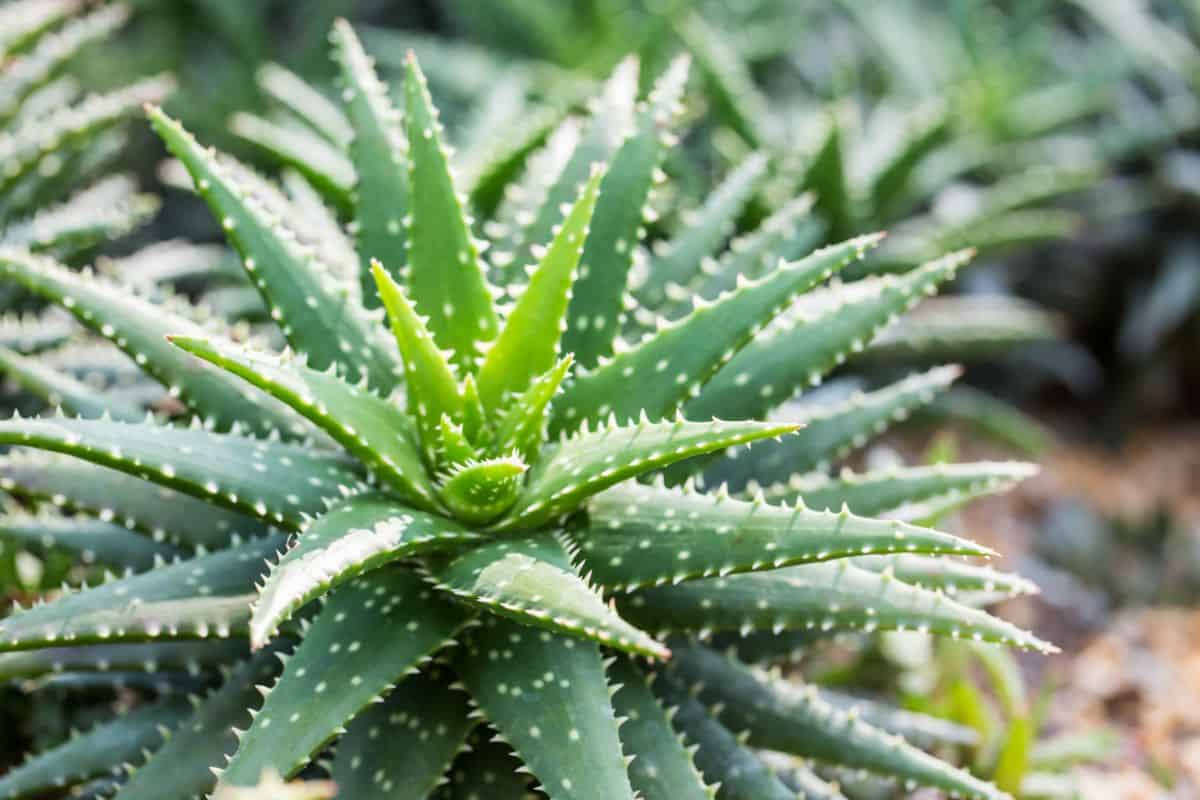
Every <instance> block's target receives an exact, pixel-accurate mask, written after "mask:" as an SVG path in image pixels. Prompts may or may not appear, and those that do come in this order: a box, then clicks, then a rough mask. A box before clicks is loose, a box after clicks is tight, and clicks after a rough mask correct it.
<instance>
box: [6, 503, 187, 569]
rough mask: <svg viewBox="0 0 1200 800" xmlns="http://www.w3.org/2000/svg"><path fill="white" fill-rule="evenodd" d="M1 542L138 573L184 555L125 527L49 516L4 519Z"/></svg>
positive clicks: (11, 516) (85, 518)
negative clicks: (53, 551) (58, 551)
mask: <svg viewBox="0 0 1200 800" xmlns="http://www.w3.org/2000/svg"><path fill="white" fill-rule="evenodd" d="M0 540H3V541H7V542H10V543H13V544H16V545H17V546H18V547H20V548H21V549H24V550H30V551H32V552H35V553H36V552H43V551H45V550H50V549H57V550H65V551H67V552H70V553H74V554H76V555H77V556H78V557H79V560H80V561H82V562H83V563H84V564H103V565H105V566H108V567H113V568H115V569H131V570H133V571H134V572H143V571H145V570H148V569H152V568H153V567H154V566H155V564H156V563H157V562H158V561H159V560H160V559H161V560H167V559H170V558H173V557H174V556H177V555H180V552H179V550H178V549H176V548H174V547H172V546H171V545H169V544H165V543H162V542H155V541H154V540H152V539H150V538H148V537H146V536H142V535H141V534H138V533H133V532H132V531H130V530H128V529H127V528H125V527H124V526H121V525H115V524H113V523H111V522H105V521H103V520H99V519H90V518H88V517H63V516H60V515H58V514H48V513H42V514H38V515H37V516H32V515H29V514H16V513H9V514H4V515H0Z"/></svg>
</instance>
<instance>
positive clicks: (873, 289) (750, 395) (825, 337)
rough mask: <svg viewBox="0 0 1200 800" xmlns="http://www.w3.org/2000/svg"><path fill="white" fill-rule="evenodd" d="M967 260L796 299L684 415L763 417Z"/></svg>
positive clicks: (955, 258) (956, 258)
mask: <svg viewBox="0 0 1200 800" xmlns="http://www.w3.org/2000/svg"><path fill="white" fill-rule="evenodd" d="M969 258H970V255H969V254H968V253H955V254H952V255H949V256H946V257H945V258H942V259H938V260H937V261H933V262H931V263H929V264H926V265H924V266H922V267H920V268H918V269H916V270H913V271H912V272H910V273H908V274H906V275H903V276H899V277H894V276H887V277H884V278H879V279H867V280H863V281H856V282H854V283H851V284H845V285H844V286H836V287H830V288H828V289H824V290H820V289H819V290H817V291H814V292H811V293H809V294H807V295H805V296H803V297H801V298H799V299H798V300H797V301H796V302H795V303H794V304H793V305H792V307H791V308H790V309H788V311H787V312H786V313H785V314H782V315H780V317H779V318H778V321H777V322H776V324H774V325H772V326H771V327H770V328H768V329H767V330H766V331H765V332H764V334H763V335H762V336H760V337H759V338H758V339H757V340H756V341H754V342H751V343H750V344H748V345H747V346H746V347H745V348H744V349H742V350H741V352H739V353H738V354H737V355H735V356H734V357H733V358H732V359H731V360H730V362H729V363H728V364H726V365H725V367H724V368H722V369H721V371H720V372H718V373H717V374H716V376H714V377H713V379H712V380H711V381H709V383H708V384H707V385H706V386H705V387H704V389H703V390H702V391H701V393H700V395H699V397H696V398H695V399H693V400H691V401H690V402H689V403H688V404H687V405H686V406H685V409H686V411H687V413H688V414H689V415H693V416H701V417H703V416H712V415H721V416H727V417H735V418H745V417H761V416H763V415H765V414H766V413H767V412H768V411H769V410H771V409H772V408H775V407H776V406H778V405H780V404H781V403H783V402H786V401H787V400H788V399H789V398H790V397H792V396H793V395H795V394H796V392H797V391H799V390H801V389H802V388H804V387H806V386H816V385H818V384H819V383H820V382H821V381H822V380H823V378H824V376H825V375H826V374H827V373H828V372H829V371H830V370H831V369H833V368H834V367H835V366H837V365H839V364H841V363H843V362H844V361H845V360H846V359H847V358H848V357H850V356H851V355H852V354H854V353H860V352H862V351H863V350H865V349H866V348H867V346H868V345H869V344H870V343H871V341H872V340H873V339H874V338H875V337H876V335H877V334H878V333H879V331H880V330H881V329H884V327H885V326H886V325H888V324H889V323H890V322H892V321H893V320H895V319H896V317H897V316H898V315H899V314H902V313H903V312H904V311H906V310H908V309H910V308H912V307H913V306H914V305H915V304H916V303H917V302H919V301H920V300H921V299H922V297H924V296H925V295H928V294H932V293H933V292H934V291H936V288H937V286H938V285H940V284H942V283H944V282H946V281H949V280H951V279H952V278H953V277H954V275H955V273H956V272H957V270H958V269H959V268H960V267H961V266H962V265H963V264H965V263H966V262H967V261H968V260H969ZM797 469H802V467H798V468H797Z"/></svg>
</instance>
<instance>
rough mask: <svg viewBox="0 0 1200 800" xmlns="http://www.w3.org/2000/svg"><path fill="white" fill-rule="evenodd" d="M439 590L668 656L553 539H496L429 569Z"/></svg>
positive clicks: (522, 618) (527, 619)
mask: <svg viewBox="0 0 1200 800" xmlns="http://www.w3.org/2000/svg"><path fill="white" fill-rule="evenodd" d="M431 571H432V576H433V578H434V580H435V581H436V582H437V586H438V588H440V589H442V590H444V591H447V592H450V593H451V594H453V595H454V596H455V597H457V598H459V599H460V600H462V601H463V602H466V603H469V604H472V605H476V606H478V607H480V608H482V609H485V610H487V611H491V612H494V613H496V614H501V615H504V616H508V617H512V618H513V619H515V620H517V621H519V622H522V623H525V624H526V625H535V626H539V627H542V628H548V629H550V630H552V631H557V632H560V633H565V634H568V635H571V636H579V637H582V638H585V639H592V640H594V641H596V642H599V643H601V644H604V645H607V646H609V647H614V648H617V649H619V650H625V651H627V652H631V653H637V654H639V655H645V656H651V657H655V658H666V657H667V656H668V655H669V652H668V651H667V650H666V648H664V647H663V646H662V645H661V644H659V643H658V642H656V641H654V639H652V638H650V637H649V636H647V635H646V634H644V633H643V632H641V631H639V630H638V629H637V628H635V627H633V626H632V625H629V624H628V623H626V622H625V621H624V620H622V619H621V618H620V617H619V616H617V615H616V614H615V613H614V612H613V610H612V609H611V608H610V607H609V606H608V605H607V604H606V603H605V602H604V599H603V598H602V597H601V596H600V595H599V594H598V593H597V592H595V591H594V590H593V589H592V588H591V587H590V586H588V584H587V583H586V582H585V581H584V579H583V578H581V577H579V574H578V573H577V572H576V570H575V568H574V567H573V566H572V564H571V559H570V557H569V555H568V550H567V549H566V548H565V547H564V545H563V543H562V542H561V541H560V540H559V539H558V538H557V537H556V536H555V535H554V534H549V533H545V534H537V535H533V536H528V537H521V538H513V539H497V540H495V541H492V542H488V543H486V544H482V545H480V546H479V547H476V548H474V549H472V550H468V551H467V552H466V553H463V554H462V555H460V556H458V557H457V558H455V559H453V560H452V561H449V562H447V563H444V564H440V565H435V566H433V567H432V568H431Z"/></svg>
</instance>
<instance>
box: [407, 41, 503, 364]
mask: <svg viewBox="0 0 1200 800" xmlns="http://www.w3.org/2000/svg"><path fill="white" fill-rule="evenodd" d="M404 95H405V101H406V102H405V112H406V113H405V126H406V128H407V131H408V154H409V176H408V179H409V186H410V187H411V194H410V196H409V200H410V203H411V204H412V208H411V211H410V212H409V213H410V215H411V220H410V222H409V229H408V266H407V269H406V272H405V278H406V286H407V287H408V288H409V290H410V292H411V293H412V298H413V302H414V303H415V304H416V307H417V309H418V310H419V311H420V312H421V313H422V314H425V315H427V316H428V317H429V329H430V330H431V331H432V332H433V336H434V339H435V340H437V342H438V343H439V344H440V345H441V346H442V347H447V348H449V349H450V350H451V351H452V352H453V355H452V358H453V360H454V363H455V364H457V365H458V366H460V367H461V368H463V369H465V370H467V371H474V367H475V363H476V358H477V356H478V354H479V344H480V343H481V342H485V341H488V340H490V339H493V338H494V337H495V336H496V332H497V329H498V320H497V318H496V311H495V309H494V308H493V307H492V295H491V292H490V291H489V288H488V285H487V280H486V278H485V276H484V268H483V263H482V261H481V259H480V255H479V246H478V243H477V242H476V240H475V237H474V236H473V235H472V233H471V229H470V226H469V225H468V222H467V218H466V211H465V209H464V205H463V201H462V199H461V198H460V197H459V196H458V194H457V193H456V192H455V189H454V181H453V179H452V178H451V175H450V167H449V164H448V163H447V161H448V159H447V154H446V151H445V148H444V147H443V145H442V126H441V123H440V122H438V120H437V112H436V111H435V110H434V108H433V101H432V100H431V99H430V97H429V89H428V87H427V86H426V84H425V76H424V75H423V74H422V73H421V68H420V67H419V66H418V65H417V61H416V58H415V57H411V56H410V58H409V59H408V65H407V70H406V76H405V89H404Z"/></svg>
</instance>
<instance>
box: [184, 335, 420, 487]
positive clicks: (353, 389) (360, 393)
mask: <svg viewBox="0 0 1200 800" xmlns="http://www.w3.org/2000/svg"><path fill="white" fill-rule="evenodd" d="M168 338H169V340H170V342H171V343H172V344H174V345H175V346H176V347H179V348H181V349H183V350H185V351H187V352H188V353H191V354H192V355H194V356H198V357H199V358H202V359H204V360H205V361H208V362H209V363H212V364H215V365H216V366H218V367H220V368H222V369H224V370H227V371H229V372H231V373H233V374H234V375H237V376H238V377H239V378H242V379H244V380H246V381H249V382H250V383H251V384H253V385H254V386H257V387H258V388H260V389H262V390H263V391H265V392H267V393H269V394H270V395H271V396H272V397H274V398H275V399H276V400H279V401H280V402H282V403H285V404H286V405H288V406H289V407H291V408H293V409H294V410H295V411H296V412H297V413H299V414H300V415H301V416H303V417H304V418H306V419H308V420H309V421H310V422H312V423H313V424H314V425H316V426H318V427H319V428H321V429H322V430H324V431H325V432H326V433H328V434H329V435H330V437H331V438H333V440H334V441H336V442H337V443H338V444H340V445H342V447H344V448H346V450H347V452H349V453H350V454H351V455H353V456H354V457H355V458H357V459H358V460H359V461H360V462H362V463H363V465H364V466H366V467H367V468H368V469H369V470H371V472H372V473H374V474H375V475H376V476H377V477H378V478H379V479H380V481H381V482H383V483H385V484H387V486H388V487H389V488H390V489H392V490H394V491H395V492H396V493H397V494H398V495H399V496H400V497H401V498H402V499H404V500H405V501H406V502H408V503H411V504H414V505H416V506H418V507H420V508H423V509H426V510H430V509H434V508H436V501H435V499H434V496H433V494H434V489H433V486H432V485H431V484H430V483H429V479H428V477H427V475H426V472H425V467H424V464H422V463H421V454H420V452H419V451H418V450H417V446H416V444H415V443H414V442H413V440H412V437H413V433H414V432H413V431H411V430H410V428H411V424H410V423H409V418H408V416H407V415H405V413H404V412H403V411H402V410H401V409H399V408H398V407H397V406H396V405H395V404H394V403H392V402H391V401H390V400H387V399H385V398H383V397H380V396H378V395H376V394H375V393H374V392H372V391H371V390H370V389H368V388H367V387H365V386H361V385H360V386H351V385H350V384H348V383H346V382H345V381H343V380H341V379H340V378H338V377H337V376H336V375H334V374H332V373H331V372H329V371H326V372H318V371H317V370H314V369H310V368H309V367H308V366H307V365H306V364H305V363H303V360H302V359H297V358H295V357H293V356H290V355H285V356H284V357H283V358H278V357H276V356H274V355H272V354H270V353H265V352H253V351H250V350H247V349H244V348H235V347H231V346H228V345H225V344H223V343H220V342H218V341H215V340H213V339H200V338H195V337H189V336H170V337H168Z"/></svg>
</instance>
